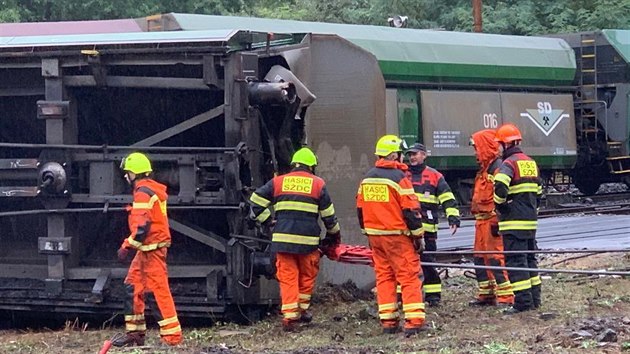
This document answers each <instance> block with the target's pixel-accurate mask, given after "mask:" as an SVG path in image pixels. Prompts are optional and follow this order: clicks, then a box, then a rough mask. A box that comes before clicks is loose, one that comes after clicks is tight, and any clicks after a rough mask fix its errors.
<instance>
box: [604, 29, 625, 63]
mask: <svg viewBox="0 0 630 354" xmlns="http://www.w3.org/2000/svg"><path fill="white" fill-rule="evenodd" d="M602 33H603V34H604V36H606V39H608V42H610V44H611V45H612V46H613V47H615V49H616V50H617V51H618V52H619V54H621V56H622V57H623V58H624V59H625V61H626V62H627V63H630V30H611V29H605V30H602Z"/></svg>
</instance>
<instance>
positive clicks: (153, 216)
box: [123, 178, 171, 251]
mask: <svg viewBox="0 0 630 354" xmlns="http://www.w3.org/2000/svg"><path fill="white" fill-rule="evenodd" d="M167 199H168V195H167V194H166V186H165V185H163V184H161V183H158V182H156V181H154V180H152V179H149V178H145V179H140V180H138V181H137V182H136V183H135V186H134V190H133V204H132V205H131V206H130V207H128V210H129V218H128V222H129V230H131V234H130V235H129V237H127V239H125V241H124V243H123V247H124V248H135V249H137V250H139V251H153V250H156V249H158V248H162V247H169V246H170V245H171V232H170V230H169V227H168V218H167V215H166V200H167Z"/></svg>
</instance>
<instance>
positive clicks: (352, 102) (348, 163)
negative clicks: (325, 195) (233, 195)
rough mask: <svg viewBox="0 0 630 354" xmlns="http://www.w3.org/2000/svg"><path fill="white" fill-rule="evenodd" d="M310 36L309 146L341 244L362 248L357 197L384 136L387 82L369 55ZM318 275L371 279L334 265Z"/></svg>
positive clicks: (338, 279) (343, 43)
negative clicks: (330, 203) (336, 220)
mask: <svg viewBox="0 0 630 354" xmlns="http://www.w3.org/2000/svg"><path fill="white" fill-rule="evenodd" d="M312 38H313V39H312V40H313V41H312V43H311V50H310V61H311V62H310V73H311V74H310V77H308V79H306V80H305V82H307V85H308V87H309V89H310V90H311V91H312V92H313V94H315V95H316V96H317V100H316V101H315V102H314V103H313V104H312V105H311V106H310V107H309V109H308V111H307V113H306V124H307V132H308V136H309V141H308V144H309V145H310V146H311V147H313V148H314V150H315V152H316V154H317V156H318V157H319V163H318V165H317V170H316V172H317V174H318V175H319V176H321V177H322V178H324V179H325V180H326V183H327V188H328V191H329V192H330V194H331V197H332V199H333V202H334V204H335V211H336V213H337V217H338V218H339V222H340V224H341V228H342V230H341V232H342V234H343V241H344V242H345V243H349V244H362V245H365V244H367V239H366V238H365V237H364V236H363V235H361V233H359V232H358V230H359V225H358V222H357V217H356V208H355V200H356V199H355V196H356V192H357V186H358V185H359V182H360V181H361V179H362V178H363V176H364V174H365V173H366V172H367V171H368V170H369V169H370V168H371V167H372V166H373V164H374V161H375V159H374V144H375V143H376V140H377V138H378V137H379V136H380V135H382V134H384V133H385V82H384V81H383V77H382V75H381V74H380V71H379V70H378V62H377V60H376V58H375V57H374V56H372V55H371V54H369V53H367V52H365V51H363V50H361V49H360V48H359V47H356V46H354V45H352V44H349V43H348V42H347V41H346V40H344V39H341V38H339V37H336V36H328V35H313V37H312ZM330 53H335V56H331V55H330ZM300 79H302V77H300ZM321 273H322V274H321V276H320V280H324V281H334V282H335V283H342V282H344V281H345V280H347V279H353V280H355V282H357V283H358V285H359V286H361V285H362V284H364V283H365V282H369V281H370V279H371V278H373V275H372V270H371V269H369V268H367V267H354V266H351V267H347V266H344V265H340V264H333V262H322V272H321Z"/></svg>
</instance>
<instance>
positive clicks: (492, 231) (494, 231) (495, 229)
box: [490, 222, 499, 237]
mask: <svg viewBox="0 0 630 354" xmlns="http://www.w3.org/2000/svg"><path fill="white" fill-rule="evenodd" d="M490 234H491V235H492V236H494V237H497V236H499V224H498V223H495V222H493V223H492V224H490Z"/></svg>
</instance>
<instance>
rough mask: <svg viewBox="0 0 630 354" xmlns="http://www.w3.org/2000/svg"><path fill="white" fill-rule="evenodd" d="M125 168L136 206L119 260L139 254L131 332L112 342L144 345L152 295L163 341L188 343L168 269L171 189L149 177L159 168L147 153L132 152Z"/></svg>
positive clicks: (132, 271)
mask: <svg viewBox="0 0 630 354" xmlns="http://www.w3.org/2000/svg"><path fill="white" fill-rule="evenodd" d="M120 167H121V169H122V170H123V171H124V172H125V179H126V180H127V182H128V183H129V184H131V185H132V186H133V204H132V205H131V208H130V209H129V229H130V231H131V234H130V235H129V237H127V238H126V239H125V241H124V242H123V244H122V246H120V249H119V250H118V259H119V260H121V261H124V260H125V259H126V258H127V255H128V253H129V250H135V251H136V255H135V256H134V258H133V261H132V262H131V265H130V267H129V272H128V273H127V278H125V290H126V292H127V299H126V300H125V303H124V308H125V325H126V330H127V334H126V335H125V336H123V337H122V338H119V339H117V340H115V341H114V342H113V343H112V344H113V345H114V346H118V347H122V346H127V345H144V335H145V332H146V323H145V319H144V310H145V299H144V297H145V293H146V294H148V295H149V296H153V297H154V298H155V302H156V303H157V307H158V310H159V311H157V312H158V317H159V318H158V319H157V320H158V325H159V326H160V338H161V341H162V342H163V343H165V344H168V345H177V344H180V343H181V342H182V328H181V327H180V325H179V320H178V319H177V312H176V311H175V303H174V302H173V297H172V295H171V290H170V288H169V285H168V272H167V269H166V253H167V250H168V247H169V246H170V245H171V233H170V231H169V226H168V219H167V217H166V200H167V198H168V195H167V194H166V186H165V185H163V184H160V183H158V182H156V181H154V180H152V179H151V178H150V177H149V175H150V173H151V172H152V171H153V170H152V168H151V162H150V161H149V159H148V158H147V157H146V156H145V155H144V154H141V153H139V152H134V153H132V154H129V156H127V157H126V158H124V159H123V161H122V163H121V165H120Z"/></svg>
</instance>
